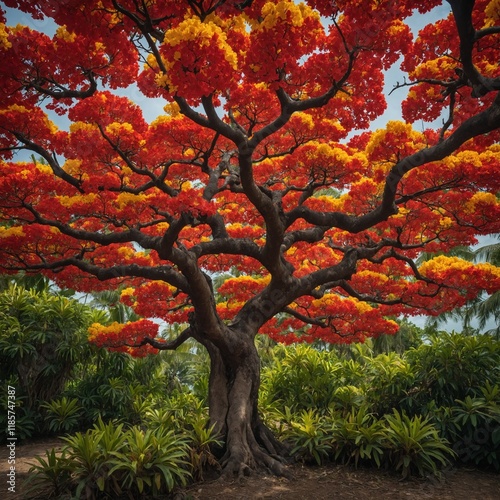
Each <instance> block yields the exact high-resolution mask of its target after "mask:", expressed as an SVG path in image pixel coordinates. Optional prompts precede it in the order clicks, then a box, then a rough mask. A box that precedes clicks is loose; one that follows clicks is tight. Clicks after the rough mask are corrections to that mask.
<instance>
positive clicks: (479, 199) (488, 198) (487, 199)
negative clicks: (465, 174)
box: [464, 192, 498, 214]
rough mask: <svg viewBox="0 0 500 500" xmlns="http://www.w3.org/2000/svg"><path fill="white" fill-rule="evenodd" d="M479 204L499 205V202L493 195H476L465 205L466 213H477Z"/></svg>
mask: <svg viewBox="0 0 500 500" xmlns="http://www.w3.org/2000/svg"><path fill="white" fill-rule="evenodd" d="M478 203H480V204H481V205H497V204H498V200H497V198H496V196H495V195H494V194H493V193H483V192H478V193H475V194H474V195H473V196H472V198H471V199H470V200H468V201H467V202H466V203H465V205H464V212H465V213H468V214H471V213H473V212H475V210H476V205H477V204H478Z"/></svg>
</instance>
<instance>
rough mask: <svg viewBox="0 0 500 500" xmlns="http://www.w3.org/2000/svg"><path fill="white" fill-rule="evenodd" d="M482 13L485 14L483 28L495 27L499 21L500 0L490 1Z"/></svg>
mask: <svg viewBox="0 0 500 500" xmlns="http://www.w3.org/2000/svg"><path fill="white" fill-rule="evenodd" d="M484 12H485V14H486V19H485V28H486V27H490V26H495V24H497V21H498V20H500V0H491V2H490V3H489V4H488V5H487V6H486V9H485V11H484Z"/></svg>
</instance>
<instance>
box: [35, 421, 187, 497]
mask: <svg viewBox="0 0 500 500" xmlns="http://www.w3.org/2000/svg"><path fill="white" fill-rule="evenodd" d="M64 440H65V442H66V445H65V446H64V447H63V450H62V452H61V454H58V453H56V451H55V450H51V451H48V452H47V453H46V458H42V457H37V458H36V460H37V462H38V463H37V464H32V467H31V469H30V475H31V476H32V477H31V479H30V482H31V483H32V485H31V489H33V490H40V489H44V496H47V497H51V496H55V495H59V494H61V493H65V494H66V493H67V494H71V495H72V496H71V497H72V498H99V497H107V498H118V497H120V496H121V495H127V496H128V497H130V498H142V497H148V498H150V497H153V498H154V497H156V496H158V495H160V494H167V493H169V492H170V491H172V490H173V489H174V488H175V486H177V485H185V484H186V482H187V480H188V478H189V477H190V475H191V474H190V472H189V470H188V469H189V462H188V457H189V449H188V441H187V439H186V438H185V437H179V436H176V435H175V434H174V433H173V431H171V430H165V429H159V430H157V431H151V430H147V431H143V430H141V429H140V428H139V427H137V426H134V427H132V428H130V429H129V430H126V431H124V430H123V425H122V424H117V423H116V422H110V423H108V424H104V423H103V422H102V420H99V422H98V423H97V424H96V425H95V426H94V428H93V429H89V430H88V431H86V432H85V433H82V432H77V433H76V434H74V435H71V436H68V437H65V438H64Z"/></svg>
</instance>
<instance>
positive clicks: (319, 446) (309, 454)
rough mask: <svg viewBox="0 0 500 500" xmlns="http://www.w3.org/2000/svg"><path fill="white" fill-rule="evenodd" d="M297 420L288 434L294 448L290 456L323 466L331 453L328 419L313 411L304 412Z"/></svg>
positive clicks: (293, 422)
mask: <svg viewBox="0 0 500 500" xmlns="http://www.w3.org/2000/svg"><path fill="white" fill-rule="evenodd" d="M296 418H297V420H296V421H292V422H291V426H290V428H289V430H288V432H287V434H286V436H287V440H288V441H289V442H290V444H291V446H292V449H291V451H290V454H291V455H292V456H293V457H295V459H296V460H300V461H302V462H305V463H312V462H316V463H317V464H318V465H321V464H322V463H323V462H324V461H325V460H327V459H328V455H329V452H330V444H329V442H330V437H329V436H328V432H329V429H328V424H327V421H326V420H327V419H325V418H324V416H321V415H320V414H318V413H317V412H315V411H314V410H311V409H309V410H302V411H301V412H300V413H299V414H298V415H297V417H296Z"/></svg>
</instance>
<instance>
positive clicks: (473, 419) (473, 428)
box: [447, 386, 500, 470]
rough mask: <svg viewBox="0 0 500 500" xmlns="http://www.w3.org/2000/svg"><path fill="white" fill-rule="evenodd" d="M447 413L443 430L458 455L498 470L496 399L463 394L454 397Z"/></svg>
mask: <svg viewBox="0 0 500 500" xmlns="http://www.w3.org/2000/svg"><path fill="white" fill-rule="evenodd" d="M496 387H497V388H498V386H496ZM485 393H487V391H486V390H485ZM451 414H452V418H451V421H450V423H449V426H448V428H447V432H448V434H449V435H451V439H450V440H451V441H452V444H453V449H454V450H455V451H456V453H457V455H458V459H459V460H460V461H461V462H463V463H467V464H474V465H476V466H481V467H484V466H488V467H494V468H495V469H496V470H500V407H499V406H498V405H497V404H496V402H495V401H492V400H487V399H486V398H484V397H475V398H471V397H470V396H467V397H466V398H465V399H464V400H463V401H462V400H459V399H457V400H456V404H455V406H453V407H452V408H451Z"/></svg>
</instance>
